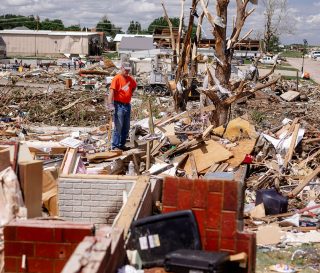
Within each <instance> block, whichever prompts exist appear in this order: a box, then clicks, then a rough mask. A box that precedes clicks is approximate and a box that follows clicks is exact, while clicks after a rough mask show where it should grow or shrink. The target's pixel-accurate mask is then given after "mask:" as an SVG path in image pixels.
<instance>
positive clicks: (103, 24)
mask: <svg viewBox="0 0 320 273" xmlns="http://www.w3.org/2000/svg"><path fill="white" fill-rule="evenodd" d="M96 30H97V31H101V32H104V33H105V35H108V36H113V37H114V36H115V35H116V34H118V33H122V31H121V28H120V27H116V26H115V25H114V24H112V23H111V21H110V20H109V19H108V18H107V16H103V17H102V18H101V20H100V21H99V22H98V24H97V26H96Z"/></svg>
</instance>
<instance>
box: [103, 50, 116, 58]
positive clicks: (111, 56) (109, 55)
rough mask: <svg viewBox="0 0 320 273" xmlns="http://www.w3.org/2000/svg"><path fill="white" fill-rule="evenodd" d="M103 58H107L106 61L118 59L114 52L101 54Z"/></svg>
mask: <svg viewBox="0 0 320 273" xmlns="http://www.w3.org/2000/svg"><path fill="white" fill-rule="evenodd" d="M102 56H103V57H107V58H108V59H118V57H119V56H118V53H117V52H115V51H112V52H104V53H102Z"/></svg>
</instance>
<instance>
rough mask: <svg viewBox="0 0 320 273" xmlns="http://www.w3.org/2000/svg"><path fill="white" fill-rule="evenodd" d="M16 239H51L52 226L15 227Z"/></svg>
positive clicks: (44, 240)
mask: <svg viewBox="0 0 320 273" xmlns="http://www.w3.org/2000/svg"><path fill="white" fill-rule="evenodd" d="M16 238H17V241H36V242H51V241H53V228H49V227H43V228H42V227H28V226H25V227H23V226H20V227H17V237H16Z"/></svg>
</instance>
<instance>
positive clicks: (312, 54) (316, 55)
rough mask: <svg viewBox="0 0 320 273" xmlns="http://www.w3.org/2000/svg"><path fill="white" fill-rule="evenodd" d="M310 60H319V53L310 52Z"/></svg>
mask: <svg viewBox="0 0 320 273" xmlns="http://www.w3.org/2000/svg"><path fill="white" fill-rule="evenodd" d="M311 58H312V59H313V60H317V58H320V51H313V52H311Z"/></svg>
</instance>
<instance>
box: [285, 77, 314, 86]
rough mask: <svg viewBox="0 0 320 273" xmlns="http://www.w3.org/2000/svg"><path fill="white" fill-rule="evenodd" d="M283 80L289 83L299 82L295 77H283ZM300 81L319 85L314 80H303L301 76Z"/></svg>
mask: <svg viewBox="0 0 320 273" xmlns="http://www.w3.org/2000/svg"><path fill="white" fill-rule="evenodd" d="M282 79H284V80H287V81H293V80H295V81H296V80H297V77H294V76H282ZM299 81H307V82H309V83H310V84H313V85H319V84H318V83H317V82H315V81H314V80H313V79H310V80H306V79H301V78H300V76H299Z"/></svg>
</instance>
